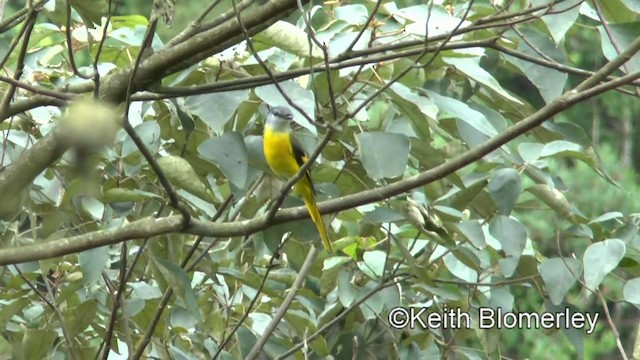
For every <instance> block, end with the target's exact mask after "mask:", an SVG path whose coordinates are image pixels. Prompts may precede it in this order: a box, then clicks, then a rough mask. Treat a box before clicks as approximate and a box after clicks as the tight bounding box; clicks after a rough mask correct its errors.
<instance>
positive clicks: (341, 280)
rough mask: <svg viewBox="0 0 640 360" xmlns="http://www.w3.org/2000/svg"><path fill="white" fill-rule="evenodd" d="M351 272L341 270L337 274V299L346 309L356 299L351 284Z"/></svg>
mask: <svg viewBox="0 0 640 360" xmlns="http://www.w3.org/2000/svg"><path fill="white" fill-rule="evenodd" d="M351 276H352V273H351V271H347V269H345V268H342V269H340V272H339V273H338V299H340V302H341V303H342V305H343V306H344V307H348V306H349V305H351V304H352V303H353V300H354V299H355V297H356V292H355V291H354V286H353V284H351Z"/></svg>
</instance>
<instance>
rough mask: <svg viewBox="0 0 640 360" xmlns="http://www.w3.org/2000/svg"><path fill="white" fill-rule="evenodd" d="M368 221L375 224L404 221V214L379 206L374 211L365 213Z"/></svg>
mask: <svg viewBox="0 0 640 360" xmlns="http://www.w3.org/2000/svg"><path fill="white" fill-rule="evenodd" d="M364 217H365V218H366V219H367V221H369V222H371V223H373V224H383V223H390V222H395V221H399V220H402V219H404V216H402V214H401V213H400V212H398V211H396V210H394V209H390V208H387V207H382V206H378V207H376V208H375V209H374V210H373V211H369V212H366V213H364Z"/></svg>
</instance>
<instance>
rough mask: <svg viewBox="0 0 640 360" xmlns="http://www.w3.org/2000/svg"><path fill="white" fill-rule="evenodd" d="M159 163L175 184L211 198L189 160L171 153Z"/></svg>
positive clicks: (195, 193)
mask: <svg viewBox="0 0 640 360" xmlns="http://www.w3.org/2000/svg"><path fill="white" fill-rule="evenodd" d="M158 165H159V166H160V169H161V170H162V171H163V172H164V174H165V176H166V177H167V179H168V180H169V182H171V184H172V185H173V186H175V187H177V188H179V189H184V190H186V191H188V192H190V193H192V194H194V195H196V196H198V197H199V198H201V199H203V200H210V199H211V195H209V193H208V192H207V189H206V188H205V186H204V184H203V183H202V181H200V178H199V177H198V174H196V172H195V170H193V167H192V166H191V164H189V162H188V161H187V160H185V159H183V158H181V157H179V156H174V155H170V156H165V157H162V158H160V159H158Z"/></svg>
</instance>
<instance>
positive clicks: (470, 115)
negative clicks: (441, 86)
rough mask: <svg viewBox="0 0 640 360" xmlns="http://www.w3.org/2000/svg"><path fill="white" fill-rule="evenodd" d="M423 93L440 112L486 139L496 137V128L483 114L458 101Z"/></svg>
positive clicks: (433, 93)
mask: <svg viewBox="0 0 640 360" xmlns="http://www.w3.org/2000/svg"><path fill="white" fill-rule="evenodd" d="M425 92H426V93H427V94H428V95H429V97H430V98H431V99H433V102H434V103H435V104H436V105H437V106H438V108H439V109H440V111H444V112H446V113H449V114H451V115H453V116H455V117H456V119H459V120H460V121H463V122H465V123H467V124H468V125H470V126H471V127H473V128H474V129H476V130H478V131H480V132H481V133H483V134H484V135H486V136H488V137H494V136H496V135H498V131H497V130H496V128H494V127H493V125H492V124H491V123H490V122H489V120H487V118H486V117H485V116H484V114H483V113H481V112H479V111H477V110H473V109H472V108H470V107H469V105H467V104H465V103H463V102H462V101H460V100H456V99H454V98H450V97H446V96H442V95H439V94H437V93H435V92H433V91H428V90H425Z"/></svg>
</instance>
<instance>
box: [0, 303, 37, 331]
mask: <svg viewBox="0 0 640 360" xmlns="http://www.w3.org/2000/svg"><path fill="white" fill-rule="evenodd" d="M29 304H30V302H29V300H28V299H27V298H20V299H16V300H14V301H12V302H4V301H3V302H2V308H0V329H4V328H5V325H6V324H7V322H9V320H11V318H12V317H13V316H14V315H16V314H18V313H19V312H20V311H22V309H24V307H25V306H27V305H29Z"/></svg>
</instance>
